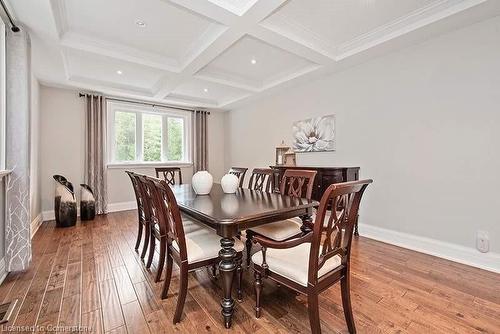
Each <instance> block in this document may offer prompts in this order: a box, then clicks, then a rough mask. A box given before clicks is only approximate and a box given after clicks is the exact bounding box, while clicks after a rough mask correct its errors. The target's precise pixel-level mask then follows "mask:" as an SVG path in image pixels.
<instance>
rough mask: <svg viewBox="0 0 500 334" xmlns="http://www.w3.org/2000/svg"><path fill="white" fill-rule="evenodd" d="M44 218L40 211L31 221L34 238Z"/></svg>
mask: <svg viewBox="0 0 500 334" xmlns="http://www.w3.org/2000/svg"><path fill="white" fill-rule="evenodd" d="M42 223H43V219H42V213H41V212H40V213H39V214H38V216H36V217H35V219H33V221H32V222H31V226H30V230H31V239H33V236H34V235H35V233H36V231H38V228H39V227H40V225H42Z"/></svg>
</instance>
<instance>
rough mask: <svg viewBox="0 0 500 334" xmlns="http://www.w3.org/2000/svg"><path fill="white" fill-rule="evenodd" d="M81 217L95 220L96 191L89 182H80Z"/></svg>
mask: <svg viewBox="0 0 500 334" xmlns="http://www.w3.org/2000/svg"><path fill="white" fill-rule="evenodd" d="M80 186H81V187H82V188H81V190H80V219H81V220H82V221H83V220H93V219H94V218H95V197H94V192H93V191H92V189H91V188H90V187H89V186H88V185H87V184H84V183H82V184H80Z"/></svg>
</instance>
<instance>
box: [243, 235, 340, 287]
mask: <svg viewBox="0 0 500 334" xmlns="http://www.w3.org/2000/svg"><path fill="white" fill-rule="evenodd" d="M310 250H311V243H309V242H308V243H303V244H300V245H298V246H295V247H292V248H286V249H275V248H269V249H268V250H267V251H266V263H267V265H268V266H269V270H270V271H272V272H274V273H276V274H278V275H281V276H283V277H286V278H288V279H289V280H292V281H294V282H295V283H298V284H300V285H302V286H305V287H307V275H308V270H309V252H310ZM341 261H342V258H341V257H340V256H338V255H335V256H333V257H331V258H329V259H328V260H327V261H326V262H325V264H324V265H323V266H322V267H321V268H320V269H319V270H318V278H320V277H321V276H323V275H325V274H327V273H329V272H331V271H332V270H334V269H335V268H337V267H338V266H340V264H341ZM252 262H253V263H257V264H259V265H260V264H261V263H262V251H258V252H257V253H255V254H254V255H253V256H252Z"/></svg>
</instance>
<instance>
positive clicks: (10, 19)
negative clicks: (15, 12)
mask: <svg viewBox="0 0 500 334" xmlns="http://www.w3.org/2000/svg"><path fill="white" fill-rule="evenodd" d="M0 3H2V8H3V11H4V12H5V14H6V15H7V18H8V19H9V21H10V25H11V26H12V27H11V28H10V29H11V30H12V31H13V32H19V31H21V29H19V27H18V26H16V24H15V23H14V21H13V20H12V16H10V13H9V11H8V10H7V7H6V6H5V4H4V3H3V0H0Z"/></svg>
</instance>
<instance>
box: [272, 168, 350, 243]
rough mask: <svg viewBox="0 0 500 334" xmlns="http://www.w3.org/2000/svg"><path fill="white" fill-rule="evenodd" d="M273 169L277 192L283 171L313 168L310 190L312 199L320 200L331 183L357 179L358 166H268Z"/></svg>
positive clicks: (274, 185) (274, 184) (274, 186)
mask: <svg viewBox="0 0 500 334" xmlns="http://www.w3.org/2000/svg"><path fill="white" fill-rule="evenodd" d="M270 167H271V168H272V169H273V170H274V177H273V189H274V191H278V192H279V184H280V180H281V178H282V177H283V173H285V170H287V169H301V170H304V169H307V170H315V171H316V172H317V173H318V174H316V178H315V179H314V186H313V192H312V199H314V200H316V201H320V200H321V196H323V193H324V192H325V190H326V188H328V186H329V185H331V184H332V183H341V182H347V181H356V180H359V167H310V166H270ZM354 235H359V234H358V223H357V222H356V226H355V228H354Z"/></svg>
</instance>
